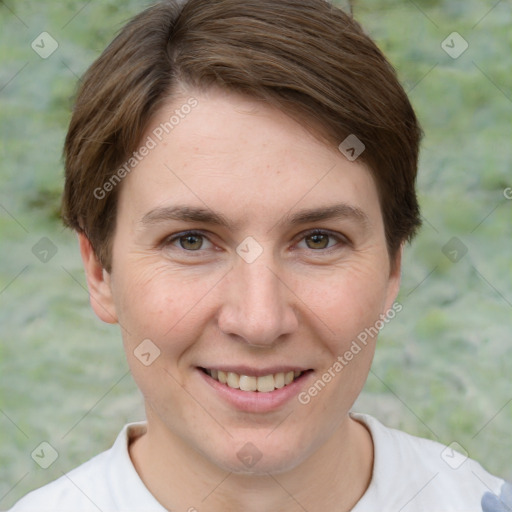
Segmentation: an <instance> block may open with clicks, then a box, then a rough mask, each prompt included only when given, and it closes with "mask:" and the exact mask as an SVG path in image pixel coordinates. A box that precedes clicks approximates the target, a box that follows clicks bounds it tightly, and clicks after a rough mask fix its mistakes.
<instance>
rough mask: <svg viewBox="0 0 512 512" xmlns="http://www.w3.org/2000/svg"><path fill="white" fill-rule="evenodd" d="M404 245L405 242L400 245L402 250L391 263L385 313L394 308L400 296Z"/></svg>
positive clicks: (397, 252) (399, 250)
mask: <svg viewBox="0 0 512 512" xmlns="http://www.w3.org/2000/svg"><path fill="white" fill-rule="evenodd" d="M404 245H405V242H403V243H402V244H401V245H400V248H399V249H398V251H396V255H395V257H394V260H393V261H391V262H390V263H391V265H390V270H389V281H388V291H387V296H386V309H385V311H384V313H385V312H386V311H389V309H390V308H391V306H393V303H394V302H395V300H396V298H397V296H398V292H399V291H400V281H401V277H402V254H403V252H404Z"/></svg>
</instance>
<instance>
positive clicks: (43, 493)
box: [10, 449, 111, 512]
mask: <svg viewBox="0 0 512 512" xmlns="http://www.w3.org/2000/svg"><path fill="white" fill-rule="evenodd" d="M110 455H111V449H110V450H107V451H105V452H103V453H100V454H99V455H96V456H95V457H93V458H92V459H90V460H89V461H87V462H85V463H84V464H82V465H80V466H78V467H77V468H75V469H73V470H71V471H69V472H68V473H66V474H64V475H63V476H61V477H60V478H58V479H57V480H54V481H53V482H50V483H49V484H47V485H45V486H43V487H41V488H39V489H36V490H35V491H32V492H30V493H29V494H27V495H26V496H24V497H23V498H22V499H21V500H20V501H18V502H17V503H16V504H15V505H14V507H13V508H12V509H11V510H10V512H29V511H36V510H37V511H38V512H43V511H50V510H51V511H55V512H57V511H60V510H62V511H64V510H69V507H73V510H77V511H82V510H98V508H101V507H99V506H98V507H97V506H95V505H96V503H95V501H96V500H97V499H98V498H97V496H98V494H99V495H100V499H101V500H102V501H104V500H105V495H106V494H107V493H105V490H104V489H103V487H104V485H105V484H104V476H105V473H106V471H107V468H108V466H109V459H110Z"/></svg>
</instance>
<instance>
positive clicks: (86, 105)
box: [62, 0, 421, 271]
mask: <svg viewBox="0 0 512 512" xmlns="http://www.w3.org/2000/svg"><path fill="white" fill-rule="evenodd" d="M179 85H187V86H191V87H195V88H200V89H205V88H208V87H209V86H213V85H216V86H221V87H223V88H225V89H228V90H232V91H234V92H238V93H243V94H247V95H249V96H251V97H253V98H257V99H261V100H263V101H265V102H267V103H268V104H270V105H272V106H275V107H277V108H279V109H280V110H282V111H284V112H285V113H287V114H288V115H290V116H292V117H294V118H295V119H297V120H299V121H301V122H302V124H307V125H308V126H309V127H310V129H311V130H313V131H314V133H315V135H316V136H317V137H318V138H320V139H322V140H324V141H325V142H326V143H327V144H335V145H336V146H337V145H338V144H340V142H342V141H343V140H344V139H345V138H346V137H347V136H349V135H355V136H357V138H358V139H359V140H360V141H362V142H363V144H364V146H365V149H364V152H363V153H362V154H361V155H360V157H359V158H361V161H362V162H364V163H365V164H366V165H367V166H368V167H369V169H370V171H371V173H372V175H373V178H374V180H375V183H376V186H377V189H378V192H379V199H380V206H381V210H382V214H383V219H384V226H385V231H386V240H387V247H388V252H389V254H390V256H391V257H393V256H394V255H395V254H396V251H397V250H398V249H399V247H400V245H401V243H402V242H404V241H405V240H410V239H411V238H412V237H413V235H414V234H415V232H416V229H417V228H418V227H419V226H420V224H421V221H420V215H419V207H418V202H417V198H416V191H415V181H416V172H417V163H418V162H417V161H418V150H419V142H420V138H421V128H420V126H419V124H418V121H417V119H416V116H415V114H414V111H413V109H412V106H411V104H410V102H409V100H408V98H407V95H406V93H405V91H404V90H403V88H402V87H401V85H400V83H399V82H398V79H397V77H396V73H395V71H394V69H393V67H392V66H391V64H390V63H389V62H388V61H387V60H386V58H385V57H384V55H383V54H382V53H381V51H380V50H379V49H378V48H377V46H376V45H375V43H374V42H373V41H372V40H371V39H370V38H369V37H368V36H367V35H366V34H365V33H364V32H363V30H362V28H361V27H360V25H359V24H358V23H357V22H356V21H355V20H354V19H353V18H352V16H350V15H348V14H346V13H344V12H343V11H341V10H340V9H338V8H336V7H334V6H333V5H331V4H330V3H328V2H326V1H324V0H209V1H204V0H187V1H185V2H183V1H180V2H178V1H176V0H169V1H164V2H161V3H158V4H156V5H154V6H152V7H150V8H148V9H147V10H145V11H143V12H142V13H140V14H139V15H137V16H136V17H134V18H133V19H132V20H131V21H130V22H129V23H128V24H127V25H126V26H125V27H124V28H123V29H122V30H121V32H120V33H119V35H118V36H117V37H116V38H115V39H114V40H113V41H112V43H111V44H110V45H109V46H108V47H107V48H106V49H105V51H104V52H103V53H102V55H101V56H100V57H99V58H98V59H97V60H96V61H95V62H94V63H93V64H92V65H91V66H90V68H89V69H88V70H87V72H86V73H85V75H84V77H83V81H82V84H81V86H80V88H79V91H78V95H77V99H76V103H75V108H74V111H73V115H72V119H71V123H70V126H69V131H68V134H67V137H66V141H65V146H64V156H65V170H66V183H65V189H64V195H63V202H62V216H63V220H64V222H65V224H66V225H68V226H70V227H72V228H74V229H75V230H77V231H79V232H84V233H85V234H86V235H87V237H88V238H89V240H90V242H91V244H92V246H93V248H94V250H95V252H96V254H97V256H98V258H99V260H100V261H101V262H102V264H103V266H104V267H105V268H106V269H107V270H108V271H110V270H111V264H112V262H111V241H112V237H113V234H114V230H115V223H116V205H117V197H118V194H119V190H120V188H121V187H109V192H108V194H105V197H102V198H101V199H98V198H97V197H96V195H95V193H94V191H95V190H98V188H101V187H103V185H104V184H105V183H106V182H107V181H108V180H109V179H112V176H113V175H114V173H115V172H116V171H117V170H118V168H119V167H120V166H121V165H123V163H124V162H125V161H126V159H127V158H129V156H130V155H131V154H132V153H133V151H135V150H136V149H137V145H138V144H140V141H141V139H142V137H143V135H144V132H145V130H146V129H147V126H148V124H149V122H150V120H151V118H152V116H153V115H154V114H155V113H156V112H157V110H158V108H159V107H160V106H161V105H162V102H163V101H167V100H169V98H171V97H172V95H173V92H174V91H175V90H176V89H177V87H178V86H179ZM110 188H112V190H110Z"/></svg>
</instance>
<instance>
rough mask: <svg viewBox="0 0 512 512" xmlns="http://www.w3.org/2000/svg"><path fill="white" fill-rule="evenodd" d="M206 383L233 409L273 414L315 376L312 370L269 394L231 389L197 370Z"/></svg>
mask: <svg viewBox="0 0 512 512" xmlns="http://www.w3.org/2000/svg"><path fill="white" fill-rule="evenodd" d="M197 371H198V372H199V374H200V375H201V377H202V378H203V379H204V381H205V382H206V383H207V384H209V385H210V386H211V387H212V388H213V389H214V390H215V391H216V392H217V394H218V395H219V396H220V397H221V398H222V399H224V400H225V401H226V402H228V403H229V404H230V405H232V406H233V407H235V408H237V409H239V410H240V411H244V412H259V413H263V412H272V411H275V410H277V409H279V408H280V407H282V406H283V405H284V404H286V403H287V402H289V401H290V400H291V399H292V398H293V397H295V396H296V395H298V394H299V392H300V390H301V389H302V388H304V386H305V383H306V381H307V380H309V379H310V378H311V376H312V375H313V371H312V370H308V371H307V372H304V373H303V374H302V375H301V376H300V377H299V378H297V379H295V380H294V381H293V382H291V383H290V384H288V385H287V386H284V387H282V388H280V389H275V390H274V391H269V392H265V393H263V392H260V391H242V390H241V389H234V388H230V387H229V386H228V385H227V384H222V383H220V382H219V381H217V380H215V379H213V378H212V377H210V376H209V375H208V374H206V373H204V372H203V371H202V370H200V369H199V368H198V369H197Z"/></svg>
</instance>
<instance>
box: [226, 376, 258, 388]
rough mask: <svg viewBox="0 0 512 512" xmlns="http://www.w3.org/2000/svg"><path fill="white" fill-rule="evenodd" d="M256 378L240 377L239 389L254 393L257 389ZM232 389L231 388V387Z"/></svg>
mask: <svg viewBox="0 0 512 512" xmlns="http://www.w3.org/2000/svg"><path fill="white" fill-rule="evenodd" d="M258 380H259V379H258V378H257V377H249V376H247V375H240V381H239V385H238V386H239V388H240V389H241V390H242V391H256V390H257V389H258ZM231 387H233V386H231Z"/></svg>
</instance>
